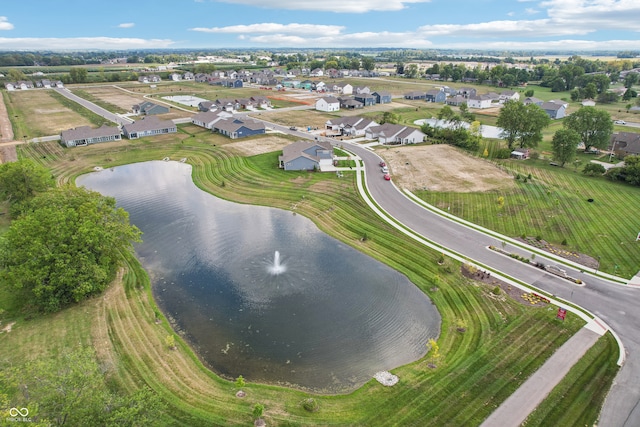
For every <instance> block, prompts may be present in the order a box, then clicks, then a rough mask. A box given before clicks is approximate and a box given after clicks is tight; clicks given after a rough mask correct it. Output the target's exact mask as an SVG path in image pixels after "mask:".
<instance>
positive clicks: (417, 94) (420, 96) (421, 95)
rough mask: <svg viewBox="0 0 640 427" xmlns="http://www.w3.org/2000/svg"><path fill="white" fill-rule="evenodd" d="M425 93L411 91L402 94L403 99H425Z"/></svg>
mask: <svg viewBox="0 0 640 427" xmlns="http://www.w3.org/2000/svg"><path fill="white" fill-rule="evenodd" d="M426 98H427V94H426V93H425V92H421V91H411V92H407V93H405V94H404V99H426Z"/></svg>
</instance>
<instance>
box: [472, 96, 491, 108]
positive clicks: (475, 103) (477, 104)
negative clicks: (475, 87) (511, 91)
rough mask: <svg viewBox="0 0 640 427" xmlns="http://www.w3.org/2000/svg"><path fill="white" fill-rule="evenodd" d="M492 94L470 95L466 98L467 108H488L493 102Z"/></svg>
mask: <svg viewBox="0 0 640 427" xmlns="http://www.w3.org/2000/svg"><path fill="white" fill-rule="evenodd" d="M493 100H494V96H492V95H490V94H483V95H471V96H469V97H468V98H467V105H468V106H469V108H490V107H491V104H492V103H493Z"/></svg>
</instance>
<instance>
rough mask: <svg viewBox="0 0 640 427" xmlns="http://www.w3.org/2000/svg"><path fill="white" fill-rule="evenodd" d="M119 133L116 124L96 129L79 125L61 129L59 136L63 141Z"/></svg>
mask: <svg viewBox="0 0 640 427" xmlns="http://www.w3.org/2000/svg"><path fill="white" fill-rule="evenodd" d="M112 135H120V128H118V127H117V126H107V125H102V126H100V127H99V128H98V129H93V128H91V127H89V126H80V127H77V128H73V129H68V130H63V131H62V132H61V133H60V138H61V139H62V140H63V141H76V140H78V139H87V138H100V137H104V136H112Z"/></svg>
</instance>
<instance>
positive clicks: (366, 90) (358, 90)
mask: <svg viewBox="0 0 640 427" xmlns="http://www.w3.org/2000/svg"><path fill="white" fill-rule="evenodd" d="M353 91H354V92H355V93H356V94H357V95H362V94H365V93H366V94H370V93H371V89H369V88H368V87H367V86H356V87H355V88H353Z"/></svg>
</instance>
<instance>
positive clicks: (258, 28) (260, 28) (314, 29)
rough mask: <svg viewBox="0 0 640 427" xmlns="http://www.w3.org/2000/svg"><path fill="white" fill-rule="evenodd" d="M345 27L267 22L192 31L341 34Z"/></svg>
mask: <svg viewBox="0 0 640 427" xmlns="http://www.w3.org/2000/svg"><path fill="white" fill-rule="evenodd" d="M342 30H344V27H341V26H338V25H314V24H276V23H273V22H266V23H262V24H251V25H231V26H228V27H212V28H191V31H199V32H203V33H227V34H236V33H242V34H246V33H251V34H262V33H280V34H297V35H317V34H323V35H336V34H340V33H341V32H342Z"/></svg>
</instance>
